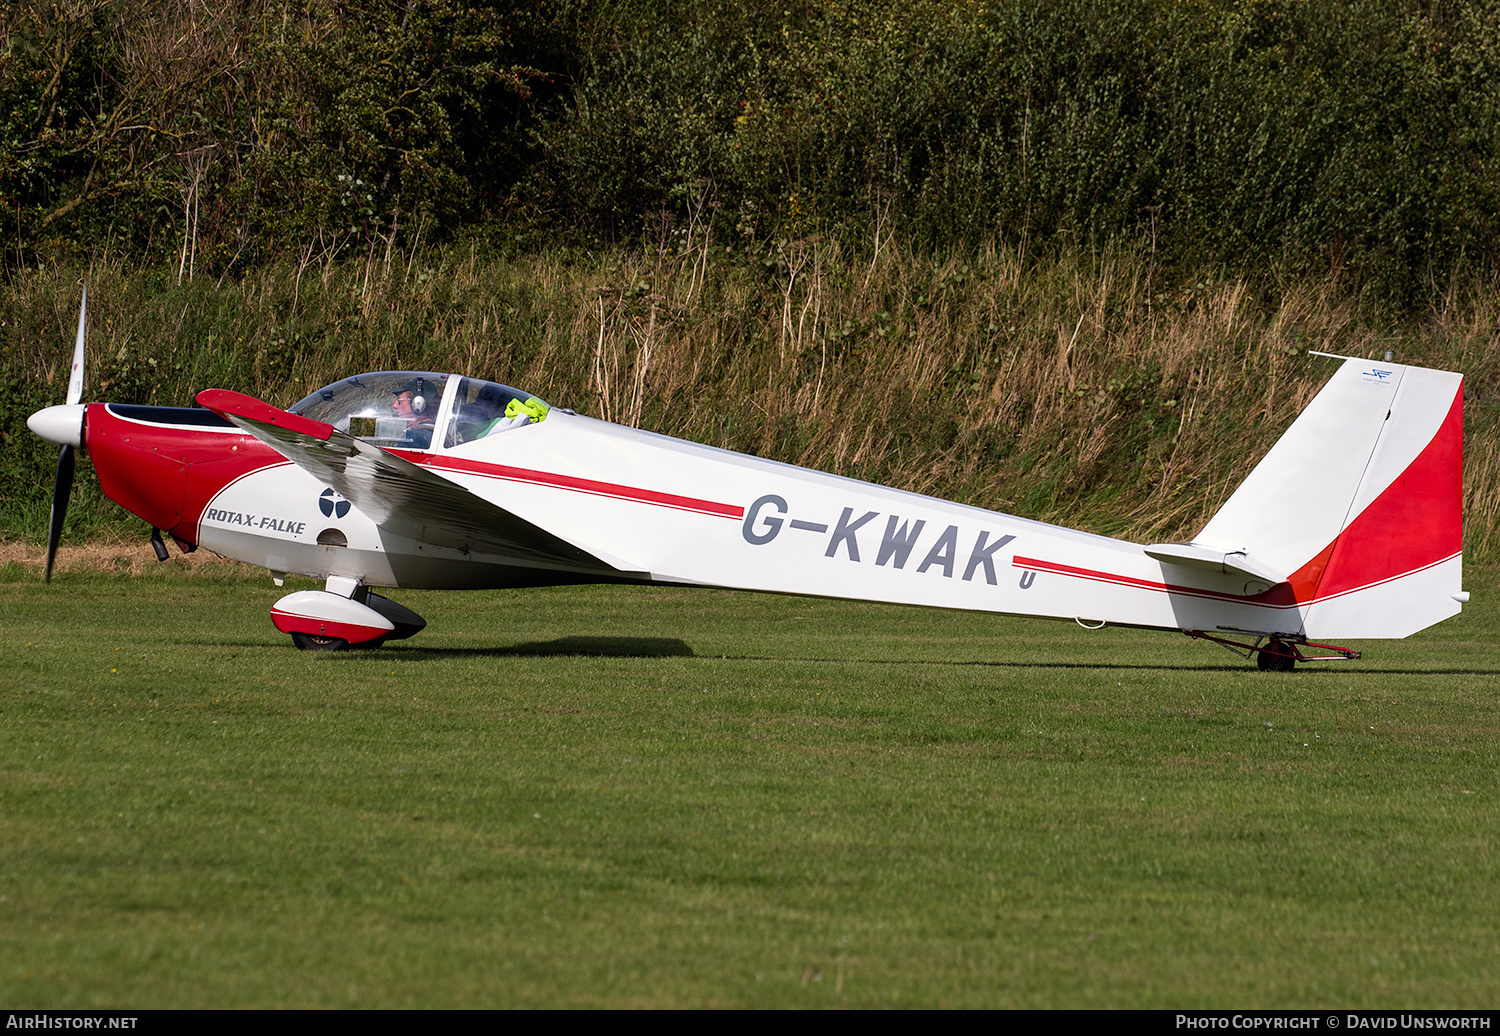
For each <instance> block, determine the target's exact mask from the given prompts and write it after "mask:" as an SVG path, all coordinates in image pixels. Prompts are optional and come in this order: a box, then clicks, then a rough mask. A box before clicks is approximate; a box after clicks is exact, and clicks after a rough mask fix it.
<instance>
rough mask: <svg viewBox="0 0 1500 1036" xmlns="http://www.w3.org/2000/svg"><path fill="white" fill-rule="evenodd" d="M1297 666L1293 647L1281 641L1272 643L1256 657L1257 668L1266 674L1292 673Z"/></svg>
mask: <svg viewBox="0 0 1500 1036" xmlns="http://www.w3.org/2000/svg"><path fill="white" fill-rule="evenodd" d="M1296 665H1297V656H1296V655H1294V654H1293V653H1292V646H1291V645H1290V644H1286V643H1284V642H1282V641H1280V640H1273V641H1271V643H1269V644H1267V645H1266V646H1265V647H1264V648H1262V649H1261V650H1260V652H1259V653H1258V654H1256V656H1255V666H1256V668H1257V669H1259V670H1261V671H1262V672H1265V673H1290V672H1291V671H1292V669H1293V668H1295V667H1296Z"/></svg>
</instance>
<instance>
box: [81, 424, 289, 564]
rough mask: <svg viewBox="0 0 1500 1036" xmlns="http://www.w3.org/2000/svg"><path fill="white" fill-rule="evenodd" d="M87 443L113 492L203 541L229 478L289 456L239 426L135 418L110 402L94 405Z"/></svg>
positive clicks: (154, 520) (134, 510) (150, 519)
mask: <svg viewBox="0 0 1500 1036" xmlns="http://www.w3.org/2000/svg"><path fill="white" fill-rule="evenodd" d="M84 446H85V448H86V449H87V450H88V453H89V457H90V459H91V460H92V461H93V462H94V470H95V471H97V472H98V473H99V486H100V488H101V489H103V490H104V494H105V495H106V496H108V497H109V498H110V499H111V500H113V501H114V502H115V503H117V504H119V505H120V506H121V507H123V508H125V509H126V510H127V511H129V512H130V513H131V514H134V515H136V516H137V517H139V518H140V519H142V520H143V521H145V522H147V523H148V524H150V525H153V526H155V527H156V528H158V529H162V530H164V531H166V532H168V533H170V534H171V535H172V536H174V537H176V538H178V539H180V540H183V541H184V542H186V543H197V542H198V521H199V519H200V518H201V517H202V515H203V509H204V508H205V507H207V506H208V501H209V500H211V499H213V497H214V496H215V495H216V494H217V493H218V492H219V491H220V490H221V489H223V488H224V487H225V486H226V485H228V484H229V483H230V482H232V481H234V480H235V479H237V478H240V477H242V476H244V475H246V474H248V473H250V472H251V471H256V470H258V469H260V468H265V467H270V466H272V465H275V464H285V463H288V462H287V461H286V460H284V459H283V458H282V456H281V455H280V454H279V453H277V452H276V451H275V450H273V449H271V448H270V447H269V446H266V445H263V444H262V443H261V442H260V441H259V440H257V439H256V438H254V437H253V436H250V435H247V434H245V433H243V432H240V431H238V430H236V429H229V428H226V429H223V430H215V429H209V428H172V427H168V426H165V425H154V424H150V423H147V422H141V421H131V420H128V419H126V418H122V417H119V416H117V415H115V414H114V413H112V412H110V410H109V408H108V405H107V404H104V403H90V404H89V406H88V410H87V411H86V421H85V432H84Z"/></svg>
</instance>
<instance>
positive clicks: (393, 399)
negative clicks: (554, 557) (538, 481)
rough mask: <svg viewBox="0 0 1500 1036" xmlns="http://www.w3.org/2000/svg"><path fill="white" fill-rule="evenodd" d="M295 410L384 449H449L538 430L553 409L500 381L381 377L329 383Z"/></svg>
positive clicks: (411, 374)
mask: <svg viewBox="0 0 1500 1036" xmlns="http://www.w3.org/2000/svg"><path fill="white" fill-rule="evenodd" d="M290 409H291V412H292V413H294V414H299V415H301V416H303V417H310V418H312V419H313V420H315V421H322V422H324V423H325V424H331V425H333V426H334V427H335V428H337V429H338V430H339V431H341V432H348V433H349V434H350V435H353V436H355V437H356V438H360V439H364V440H365V441H367V442H371V443H374V444H375V445H377V446H390V447H395V448H397V449H405V450H428V449H434V448H439V449H445V450H446V449H452V448H453V447H454V446H458V445H460V444H461V443H465V442H472V441H474V440H475V439H482V438H484V437H486V436H489V435H494V434H496V433H497V432H503V431H508V430H510V429H512V428H519V427H522V426H524V425H527V424H535V423H537V422H540V421H542V420H545V419H546V417H547V412H548V410H550V409H551V408H550V407H549V406H548V405H547V404H546V403H544V402H543V401H542V400H540V399H538V398H537V397H536V396H533V395H531V394H530V393H529V392H523V391H521V390H520V389H516V388H511V387H510V386H509V385H500V384H497V383H495V382H493V381H481V380H479V379H478V378H464V377H460V376H458V375H456V374H438V373H435V372H433V371H379V372H377V373H373V374H356V375H355V376H354V377H352V378H345V379H344V380H343V381H338V382H334V383H333V384H332V385H325V386H324V387H323V388H320V389H318V391H316V392H314V393H313V394H312V395H310V396H308V397H307V398H305V399H302V400H300V401H298V402H297V403H295V404H293V405H292V407H291V408H290Z"/></svg>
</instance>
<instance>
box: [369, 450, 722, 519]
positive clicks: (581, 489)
mask: <svg viewBox="0 0 1500 1036" xmlns="http://www.w3.org/2000/svg"><path fill="white" fill-rule="evenodd" d="M391 452H393V453H397V454H399V455H400V456H402V457H405V458H406V459H407V460H409V461H411V462H413V463H415V464H423V465H426V466H427V467H432V468H438V469H440V470H449V471H462V472H464V473H465V474H468V475H481V476H483V477H485V478H495V479H503V480H505V481H507V482H525V483H528V484H530V485H534V486H550V487H551V488H553V489H567V490H570V491H572V492H575V493H588V494H590V495H591V496H607V497H611V498H613V499H616V500H632V501H635V502H636V503H641V504H653V505H655V506H657V507H671V508H675V509H676V510H679V511H693V512H696V513H698V514H708V515H713V516H714V517H717V518H733V519H734V520H735V521H739V520H740V519H742V518H744V517H745V509H744V508H743V507H737V506H735V505H734V504H717V503H714V502H713V501H712V500H699V499H697V498H696V497H691V496H678V495H677V494H676V493H661V492H657V491H656V490H654V489H637V488H635V487H634V486H622V485H617V484H616V483H613V482H598V481H595V480H594V479H591V478H579V477H577V476H576V475H557V474H553V473H552V472H548V471H535V470H533V469H531V468H513V467H511V466H509V465H507V464H487V463H485V462H484V461H476V460H466V459H461V458H458V457H434V456H432V455H431V454H426V453H409V452H407V451H398V450H393V451H391Z"/></svg>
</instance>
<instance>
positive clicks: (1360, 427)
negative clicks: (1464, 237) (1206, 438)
mask: <svg viewBox="0 0 1500 1036" xmlns="http://www.w3.org/2000/svg"><path fill="white" fill-rule="evenodd" d="M1462 510H1463V378H1462V376H1460V375H1458V374H1451V373H1448V372H1446V371H1435V370H1426V369H1424V368H1421V367H1407V366H1403V365H1401V364H1394V363H1371V362H1369V361H1367V360H1359V359H1354V358H1350V359H1348V360H1345V361H1344V363H1343V365H1342V366H1341V367H1340V368H1339V370H1338V372H1337V373H1335V374H1334V376H1333V377H1332V378H1331V379H1330V380H1329V382H1328V384H1327V385H1325V386H1324V387H1323V390H1322V391H1321V392H1319V393H1318V395H1317V396H1316V397H1315V398H1314V399H1313V401H1312V402H1311V403H1310V404H1308V406H1307V409H1306V410H1304V411H1303V412H1302V415H1301V416H1300V417H1298V418H1297V420H1296V422H1295V423H1294V424H1293V425H1292V426H1291V428H1289V429H1288V430H1287V432H1286V434H1285V435H1283V436H1282V437H1281V439H1280V440H1279V441H1278V442H1277V443H1276V445H1275V446H1274V447H1272V449H1271V452H1270V453H1268V454H1267V455H1266V457H1265V459H1264V460H1262V461H1261V462H1260V464H1259V465H1257V466H1256V468H1255V470H1254V471H1252V472H1251V473H1250V477H1249V478H1247V479H1246V480H1245V481H1244V483H1243V484H1242V485H1241V486H1240V487H1239V489H1237V490H1236V491H1235V493H1234V495H1233V496H1231V497H1230V498H1229V501H1228V502H1227V503H1226V504H1225V505H1224V506H1223V507H1222V508H1221V509H1220V510H1219V512H1218V513H1217V514H1215V515H1214V516H1213V518H1212V519H1211V520H1210V521H1209V523H1208V524H1207V525H1206V526H1205V527H1204V529H1203V531H1202V532H1201V533H1199V534H1198V535H1197V536H1196V537H1194V540H1193V543H1194V544H1197V545H1200V546H1208V545H1211V546H1212V547H1213V549H1215V550H1218V549H1220V548H1222V549H1223V550H1224V551H1225V552H1226V553H1237V552H1240V551H1243V552H1244V556H1245V558H1247V559H1248V562H1249V565H1248V566H1247V567H1253V568H1255V569H1256V570H1258V571H1261V572H1268V573H1274V574H1276V575H1278V576H1280V577H1281V578H1282V579H1283V580H1284V581H1285V582H1287V583H1288V584H1290V586H1291V589H1292V593H1293V594H1294V595H1295V597H1296V599H1297V601H1298V603H1299V604H1300V605H1301V606H1302V610H1303V628H1304V632H1305V634H1306V635H1307V636H1309V637H1313V638H1324V637H1327V638H1335V637H1345V638H1384V637H1404V636H1407V635H1409V634H1411V633H1415V632H1416V631H1417V630H1420V629H1425V628H1426V627H1428V626H1430V625H1432V624H1433V623H1435V622H1438V621H1440V620H1442V619H1446V618H1448V617H1449V616H1451V615H1454V614H1456V613H1457V612H1458V611H1459V601H1460V600H1461V599H1462V595H1461V579H1462V568H1463V514H1462Z"/></svg>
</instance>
